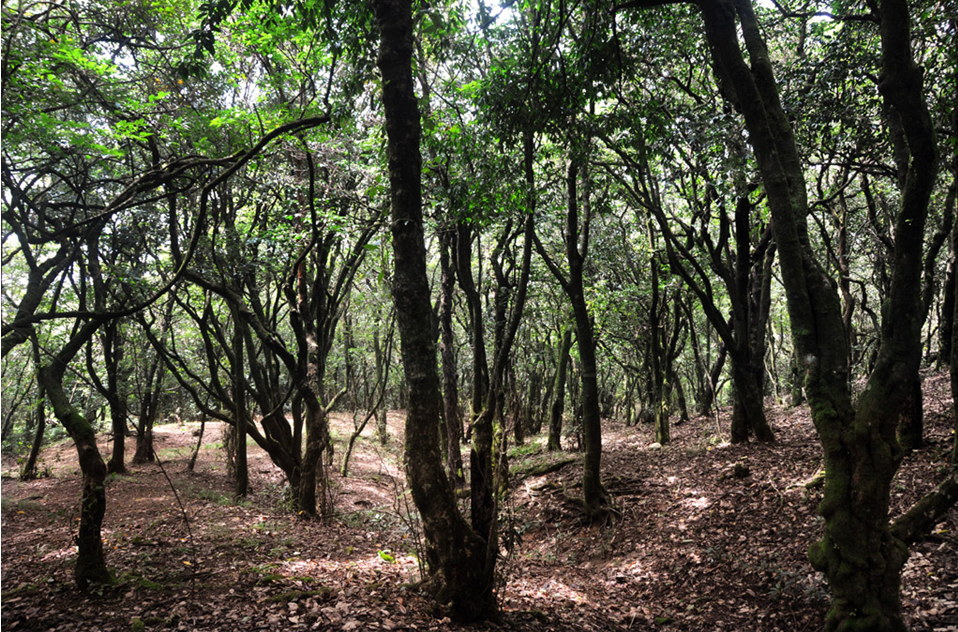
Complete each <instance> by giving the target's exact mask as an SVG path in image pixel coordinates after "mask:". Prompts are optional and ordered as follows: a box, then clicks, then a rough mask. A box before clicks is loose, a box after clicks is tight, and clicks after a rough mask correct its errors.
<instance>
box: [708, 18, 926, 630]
mask: <svg viewBox="0 0 958 632" xmlns="http://www.w3.org/2000/svg"><path fill="white" fill-rule="evenodd" d="M699 7H700V9H701V11H702V15H703V18H704V21H705V27H706V28H705V30H706V35H707V38H708V42H709V46H710V49H711V52H712V57H713V60H714V62H715V69H716V72H717V74H718V79H719V83H720V84H721V85H722V87H723V91H724V93H725V95H726V97H727V98H729V99H730V100H731V101H732V102H733V103H734V105H735V106H736V107H737V108H738V109H739V110H740V111H741V112H742V113H743V115H744V117H745V124H746V127H747V128H748V131H749V141H750V142H751V144H752V147H753V149H754V151H755V158H756V162H757V164H758V167H759V170H760V172H761V174H762V178H763V181H764V184H765V189H766V194H767V195H768V202H769V208H770V210H771V213H772V226H773V229H774V231H775V241H776V243H777V245H778V249H779V255H780V262H781V271H782V280H783V283H784V285H785V290H786V295H787V297H788V307H789V314H790V317H791V322H792V327H793V336H794V339H795V347H796V352H797V354H798V356H799V358H800V361H801V362H802V368H803V370H804V372H805V375H806V379H805V386H806V394H807V396H808V400H809V403H810V405H811V409H812V417H813V420H814V423H815V426H816V429H817V430H818V434H819V437H820V439H821V442H822V447H823V449H824V454H825V470H826V479H825V480H826V482H825V490H824V497H823V500H822V503H821V505H820V507H819V510H820V512H821V514H822V516H823V517H824V518H825V535H824V537H823V538H822V540H821V541H820V542H818V543H816V544H815V545H813V546H812V548H811V549H810V551H809V558H810V560H811V562H812V565H813V566H814V567H815V568H816V569H818V570H821V571H823V572H825V574H826V576H827V577H828V581H829V586H830V588H831V591H832V607H831V609H830V611H829V613H828V616H827V620H826V630H829V631H833V630H843V631H846V630H847V631H851V630H869V631H871V632H902V631H904V630H905V624H904V621H903V619H902V614H901V601H900V595H899V588H900V582H901V568H902V565H903V564H904V562H905V558H906V557H907V549H906V548H905V546H904V545H903V544H902V543H901V541H899V540H898V539H897V538H895V537H894V536H893V535H892V533H891V531H890V529H889V525H888V507H889V492H890V486H891V480H892V477H893V476H894V474H895V471H896V470H897V468H898V465H899V462H900V455H901V451H900V449H899V447H898V442H897V440H896V437H895V433H896V431H897V427H898V422H899V420H900V419H901V418H902V417H903V415H905V414H907V413H908V410H907V408H908V399H909V397H908V395H907V389H903V388H902V383H903V382H904V383H905V384H909V383H910V382H911V380H912V378H913V376H914V375H915V374H916V372H917V370H918V364H919V360H920V349H921V347H920V334H921V322H920V318H917V316H918V314H917V312H918V310H916V309H915V305H918V304H919V299H920V287H921V284H920V278H919V277H920V274H921V265H920V261H921V252H922V246H923V238H924V229H925V219H926V217H927V208H928V200H929V197H930V193H931V190H932V188H933V185H934V180H935V174H936V172H937V156H936V142H935V137H934V128H933V127H932V125H931V120H930V117H929V116H928V112H927V108H926V107H925V105H924V102H923V100H922V95H921V88H922V80H921V73H920V71H919V69H918V68H917V66H915V64H914V61H913V59H912V56H911V50H910V47H909V15H908V8H907V5H906V3H905V2H904V0H883V1H882V3H881V5H880V12H881V35H882V75H881V76H882V79H881V82H880V85H879V88H880V91H881V93H882V96H883V98H884V99H886V100H887V101H888V102H889V103H891V104H892V106H893V107H894V108H895V109H897V110H898V111H899V114H900V115H901V119H902V120H903V121H904V124H905V128H906V129H905V132H906V137H907V140H908V146H909V149H910V152H911V162H910V164H909V167H908V177H907V178H906V186H905V188H904V191H903V196H902V201H901V209H900V213H899V216H898V218H897V221H896V227H895V236H896V244H895V251H894V268H893V275H892V282H891V291H890V293H889V296H888V301H887V306H886V310H885V318H884V319H883V323H882V344H881V351H880V353H879V357H878V361H877V365H876V367H875V370H874V371H873V373H872V375H871V377H870V378H869V380H868V384H867V385H866V387H865V390H864V392H863V393H862V395H861V397H860V398H859V403H858V409H857V411H856V410H855V409H853V407H852V403H851V393H850V389H849V387H848V354H847V346H846V344H845V331H844V327H843V324H842V308H841V302H840V301H839V300H838V296H837V294H836V292H835V289H834V287H833V286H832V284H831V282H830V280H829V279H828V278H827V276H826V275H825V273H824V272H823V270H822V269H821V267H820V265H819V264H818V262H817V260H816V259H815V257H814V254H813V251H812V247H811V244H810V240H809V237H808V227H807V223H806V219H805V218H806V217H807V214H808V200H807V197H806V190H805V179H804V174H803V171H802V164H801V161H800V158H799V154H798V151H797V148H796V144H795V140H794V136H793V134H792V130H791V127H790V124H789V122H788V119H787V116H786V114H785V112H784V111H783V109H782V106H781V102H780V101H779V98H778V92H777V85H776V82H775V78H774V75H773V72H772V64H771V60H770V58H769V55H768V50H767V48H766V46H765V42H764V40H763V39H762V35H761V33H760V29H759V25H758V23H757V20H756V18H755V15H754V13H753V9H752V6H751V4H750V3H749V2H748V1H747V0H702V1H701V2H699ZM736 15H737V16H738V19H739V20H740V22H741V27H742V28H741V37H742V38H743V39H744V43H745V45H746V48H747V50H748V54H749V61H750V64H747V63H746V62H745V60H744V59H743V57H742V51H741V49H740V48H739V35H738V29H737V25H736Z"/></svg>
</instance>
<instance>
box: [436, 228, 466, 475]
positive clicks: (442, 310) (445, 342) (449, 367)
mask: <svg viewBox="0 0 958 632" xmlns="http://www.w3.org/2000/svg"><path fill="white" fill-rule="evenodd" d="M439 241H440V243H439V268H440V271H441V275H442V278H441V281H440V287H441V290H442V294H441V296H440V304H439V331H440V343H439V348H440V352H441V354H442V396H443V406H444V409H445V419H446V468H447V470H448V471H449V478H450V480H452V481H455V483H456V484H457V485H458V484H461V483H463V482H465V478H464V476H463V471H462V453H461V452H460V450H459V444H460V443H461V441H462V414H461V413H460V410H459V376H458V373H459V371H458V369H457V366H456V348H455V342H456V341H455V338H454V337H453V332H452V308H453V305H452V301H453V293H454V291H455V289H456V288H455V284H456V271H455V268H454V267H453V261H454V260H453V257H452V253H453V252H455V249H456V238H455V234H454V233H453V232H451V231H448V230H447V231H444V232H442V234H441V235H440V239H439Z"/></svg>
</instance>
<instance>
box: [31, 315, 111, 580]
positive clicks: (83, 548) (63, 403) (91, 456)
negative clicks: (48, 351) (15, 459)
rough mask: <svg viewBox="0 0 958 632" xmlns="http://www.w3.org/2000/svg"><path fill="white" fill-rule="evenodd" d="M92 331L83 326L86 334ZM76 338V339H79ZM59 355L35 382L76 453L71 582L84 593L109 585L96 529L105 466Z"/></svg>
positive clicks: (99, 523)
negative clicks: (66, 383) (76, 523)
mask: <svg viewBox="0 0 958 632" xmlns="http://www.w3.org/2000/svg"><path fill="white" fill-rule="evenodd" d="M91 328H92V327H91V326H90V325H88V326H87V331H89V333H90V335H92V331H90V329H91ZM83 336H84V334H83V333H81V334H78V335H77V337H83ZM64 355H67V356H69V357H72V354H70V353H66V354H61V355H59V356H57V357H56V358H54V359H53V360H52V361H51V363H50V364H47V365H45V366H43V367H42V368H41V369H40V371H39V382H40V383H41V384H42V385H43V388H44V390H46V393H47V396H48V398H49V400H50V405H51V406H52V408H53V412H54V414H55V415H56V417H57V419H58V420H59V421H60V423H61V424H63V427H64V428H66V431H67V432H68V433H69V434H70V437H71V438H72V439H73V443H74V445H75V446H76V449H77V457H78V460H79V464H80V472H81V473H82V474H83V492H82V496H81V499H80V527H79V531H78V533H77V535H76V537H75V542H76V546H77V560H76V567H75V575H74V579H75V581H76V583H77V587H78V588H79V589H80V590H82V591H86V590H87V588H89V587H90V584H108V583H112V581H113V577H112V575H111V573H110V571H109V570H108V569H107V566H106V558H105V556H104V553H103V540H102V538H101V535H100V529H101V528H102V526H103V516H104V514H105V513H106V485H105V481H106V463H104V462H103V457H101V456H100V451H99V449H98V448H97V445H96V434H95V433H94V430H93V426H92V425H91V424H90V422H88V421H87V420H86V419H85V418H84V417H83V415H81V414H80V412H79V411H78V410H77V409H76V408H74V406H73V405H72V404H71V403H70V399H69V397H68V396H67V394H66V392H65V391H64V390H63V373H64V371H66V367H67V360H66V359H65V358H64V357H63V356H64Z"/></svg>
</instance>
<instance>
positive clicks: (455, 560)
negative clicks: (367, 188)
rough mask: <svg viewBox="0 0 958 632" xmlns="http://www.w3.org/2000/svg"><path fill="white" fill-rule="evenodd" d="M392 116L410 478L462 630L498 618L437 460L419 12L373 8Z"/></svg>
mask: <svg viewBox="0 0 958 632" xmlns="http://www.w3.org/2000/svg"><path fill="white" fill-rule="evenodd" d="M373 10H374V13H375V17H376V22H377V24H378V25H379V31H380V45H379V57H378V59H377V65H378V66H379V69H380V71H381V72H382V79H383V81H382V88H383V93H382V99H383V106H384V109H385V115H386V136H387V158H388V164H389V182H390V202H391V209H392V237H393V258H394V266H395V268H394V275H393V300H394V301H395V304H396V317H397V321H398V326H399V333H400V342H401V348H402V358H403V370H404V373H405V378H406V383H407V386H408V390H409V405H408V407H407V411H406V445H405V462H406V475H407V478H408V481H409V485H410V488H411V490H412V496H413V501H414V502H415V504H416V507H417V508H418V509H419V512H420V515H421V516H422V521H423V535H424V538H425V547H426V564H427V568H428V573H429V578H430V583H431V584H432V587H433V588H434V589H435V591H436V596H437V598H438V600H439V601H440V603H444V604H449V607H450V611H451V612H450V614H451V615H452V616H453V617H454V618H456V619H457V620H460V621H467V620H476V619H481V618H483V617H487V616H490V615H492V614H494V613H495V611H496V599H495V592H494V590H493V582H492V574H491V572H490V571H491V569H489V568H488V566H487V564H486V543H485V542H484V541H483V540H482V538H480V537H479V536H477V535H476V533H475V532H474V531H473V530H472V529H471V528H470V526H469V524H468V523H467V522H466V521H465V520H464V519H463V517H462V515H461V514H460V513H459V508H458V505H457V503H456V496H455V494H454V493H453V488H452V485H451V484H450V482H449V479H448V478H447V477H446V475H445V471H444V469H443V465H442V457H441V453H440V450H439V418H440V415H441V412H440V407H441V405H442V402H441V397H440V393H439V375H438V370H437V366H436V347H435V339H434V338H433V335H432V326H431V319H432V310H431V300H430V294H429V284H428V280H427V276H426V256H425V255H426V252H425V240H424V236H423V217H422V193H421V161H422V159H421V154H420V149H419V140H420V134H421V128H420V119H419V108H418V104H417V102H416V96H415V93H414V91H413V80H412V71H411V63H412V59H411V58H412V45H413V34H412V4H411V1H410V0H374V2H373Z"/></svg>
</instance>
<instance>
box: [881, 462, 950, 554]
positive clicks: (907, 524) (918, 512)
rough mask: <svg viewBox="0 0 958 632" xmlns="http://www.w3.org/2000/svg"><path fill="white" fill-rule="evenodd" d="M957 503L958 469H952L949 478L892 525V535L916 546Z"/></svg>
mask: <svg viewBox="0 0 958 632" xmlns="http://www.w3.org/2000/svg"><path fill="white" fill-rule="evenodd" d="M956 503H958V467H952V469H951V473H950V474H949V475H948V478H946V479H945V480H944V481H942V482H941V484H939V485H938V487H936V488H935V489H934V490H932V491H931V493H929V494H926V495H925V496H924V497H922V499H921V500H919V501H918V502H917V503H915V504H914V505H912V507H911V508H910V509H909V510H908V511H906V512H905V513H904V514H902V515H901V516H900V517H899V518H898V519H897V520H895V522H894V523H892V525H891V533H892V535H893V536H895V537H896V538H898V539H899V540H901V541H902V542H904V543H905V544H914V543H915V542H918V541H920V540H921V539H922V538H924V537H925V536H927V535H928V534H929V533H931V530H932V528H934V526H935V525H936V524H938V522H940V521H941V519H942V518H943V517H944V515H945V514H946V513H947V512H948V510H949V509H951V508H952V507H954V506H955V504H956Z"/></svg>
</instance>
